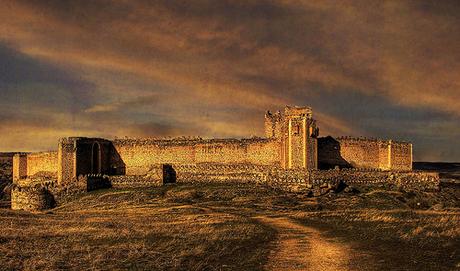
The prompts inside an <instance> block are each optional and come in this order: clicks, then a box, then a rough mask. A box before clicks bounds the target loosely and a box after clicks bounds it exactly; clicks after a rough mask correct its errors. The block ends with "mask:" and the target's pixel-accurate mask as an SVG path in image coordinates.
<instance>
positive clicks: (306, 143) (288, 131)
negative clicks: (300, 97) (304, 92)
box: [281, 106, 318, 169]
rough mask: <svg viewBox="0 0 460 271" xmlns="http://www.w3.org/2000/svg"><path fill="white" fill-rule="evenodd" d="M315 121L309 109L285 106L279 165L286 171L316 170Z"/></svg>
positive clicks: (316, 133) (316, 132) (316, 131)
mask: <svg viewBox="0 0 460 271" xmlns="http://www.w3.org/2000/svg"><path fill="white" fill-rule="evenodd" d="M317 136H318V128H317V127H316V120H314V119H313V117H312V110H311V108H310V107H299V106H286V107H285V108H284V119H283V126H282V138H281V144H282V146H281V149H282V150H281V153H282V157H281V164H282V166H283V167H284V168H286V169H291V168H305V169H317V167H318V158H317Z"/></svg>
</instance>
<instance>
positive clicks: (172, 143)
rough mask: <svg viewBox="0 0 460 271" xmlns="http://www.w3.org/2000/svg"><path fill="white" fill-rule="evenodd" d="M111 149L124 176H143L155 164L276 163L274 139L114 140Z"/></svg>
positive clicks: (276, 143) (276, 146)
mask: <svg viewBox="0 0 460 271" xmlns="http://www.w3.org/2000/svg"><path fill="white" fill-rule="evenodd" d="M113 144H114V147H115V150H116V152H117V154H118V155H119V156H120V158H121V160H122V161H123V162H124V164H125V167H126V174H127V175H144V174H146V173H147V172H148V171H149V169H150V168H151V167H152V166H153V165H157V164H172V165H178V164H196V163H247V164H259V165H274V166H279V157H280V154H279V152H280V144H279V143H278V141H277V140H275V139H260V138H253V139H241V140H238V139H210V140H203V139H189V140H186V139H184V140H180V139H175V140H154V139H143V140H142V139H139V140H136V139H118V140H115V141H113Z"/></svg>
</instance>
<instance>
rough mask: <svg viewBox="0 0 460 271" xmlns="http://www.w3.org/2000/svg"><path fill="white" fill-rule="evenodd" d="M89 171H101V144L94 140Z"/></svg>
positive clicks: (97, 172)
mask: <svg viewBox="0 0 460 271" xmlns="http://www.w3.org/2000/svg"><path fill="white" fill-rule="evenodd" d="M91 173H92V174H100V173H101V146H100V145H99V143H98V142H94V143H93V146H92V148H91Z"/></svg>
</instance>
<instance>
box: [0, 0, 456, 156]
mask: <svg viewBox="0 0 460 271" xmlns="http://www.w3.org/2000/svg"><path fill="white" fill-rule="evenodd" d="M0 4H1V5H0V18H2V19H1V20H0V151H39V150H51V149H56V147H57V140H58V138H60V137H67V136H89V137H105V138H113V137H124V136H128V137H162V136H182V135H190V136H203V137H221V138H222V137H249V136H252V135H258V136H262V135H263V121H264V119H263V118H264V112H265V111H266V110H272V111H275V110H280V109H282V108H283V107H284V105H287V104H288V105H308V106H311V107H312V108H313V116H314V118H315V119H317V121H318V126H319V127H320V135H321V136H326V135H333V136H342V135H343V136H366V137H375V138H383V139H395V140H402V141H411V142H412V143H413V144H414V160H416V161H460V2H458V1H368V0H366V1H327V0H324V1H290V0H286V1H284V0H279V1H225V0H223V1H211V0H209V1H205V0H203V1H176V0H168V1H166V0H165V1H109V0H101V1H89V0H83V1H58V0H54V1H20V0H18V1H7V0H0Z"/></svg>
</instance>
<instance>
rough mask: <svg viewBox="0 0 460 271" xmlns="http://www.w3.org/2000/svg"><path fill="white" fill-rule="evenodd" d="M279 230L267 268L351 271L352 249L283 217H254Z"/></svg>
mask: <svg viewBox="0 0 460 271" xmlns="http://www.w3.org/2000/svg"><path fill="white" fill-rule="evenodd" d="M257 219H259V221H261V222H262V223H264V224H267V225H270V226H271V227H273V228H275V229H276V230H277V231H278V240H277V243H276V246H275V247H274V248H273V249H272V251H271V253H270V255H269V259H268V263H267V265H266V266H265V268H266V269H267V270H350V268H349V266H350V264H349V263H350V257H349V255H351V253H350V252H351V249H350V248H349V247H348V246H347V245H344V244H341V243H339V242H337V241H336V240H331V239H327V238H324V237H322V236H321V234H320V232H319V231H318V230H316V229H314V228H310V227H306V226H303V225H301V224H297V223H295V222H293V221H291V220H290V219H289V218H286V217H268V216H260V217H257Z"/></svg>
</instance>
